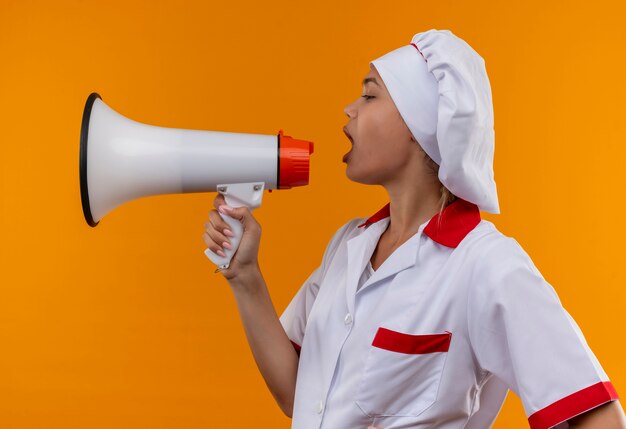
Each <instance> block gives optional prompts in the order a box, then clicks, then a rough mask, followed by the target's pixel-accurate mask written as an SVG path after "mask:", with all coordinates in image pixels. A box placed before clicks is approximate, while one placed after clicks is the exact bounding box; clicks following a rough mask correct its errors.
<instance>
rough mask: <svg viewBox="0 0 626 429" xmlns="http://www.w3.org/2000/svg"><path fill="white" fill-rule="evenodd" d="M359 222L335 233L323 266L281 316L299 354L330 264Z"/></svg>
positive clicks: (347, 224)
mask: <svg viewBox="0 0 626 429" xmlns="http://www.w3.org/2000/svg"><path fill="white" fill-rule="evenodd" d="M359 220H362V219H360V218H358V219H352V220H350V221H349V222H347V223H345V224H344V225H343V226H341V228H339V229H338V230H337V231H336V232H335V234H334V235H333V236H332V238H331V239H330V241H329V243H328V245H327V246H326V250H325V251H324V256H323V257H322V262H321V264H320V265H319V266H318V267H317V268H316V269H315V270H314V271H313V272H312V273H311V275H309V277H308V278H307V279H306V280H305V281H304V283H303V284H302V285H301V286H300V289H299V290H298V292H296V294H295V296H294V297H293V298H292V300H291V302H290V303H289V304H288V305H287V307H286V308H285V310H284V311H283V313H282V315H281V316H280V323H281V324H282V325H283V328H284V329H285V332H286V333H287V336H288V337H289V339H290V340H291V342H292V344H293V346H294V348H295V349H296V351H297V352H298V354H300V347H301V346H302V340H303V339H304V330H305V328H306V321H307V319H308V318H309V313H310V312H311V308H312V307H313V303H314V302H315V297H316V296H317V292H318V291H319V288H320V285H321V283H322V280H323V278H324V276H325V275H326V269H327V267H328V264H329V262H330V260H332V258H333V257H334V255H335V253H336V251H337V248H338V247H339V245H340V243H342V242H343V241H344V238H345V236H346V234H347V233H348V232H349V231H351V230H352V229H353V228H354V227H356V225H358V223H357V222H358V221H359Z"/></svg>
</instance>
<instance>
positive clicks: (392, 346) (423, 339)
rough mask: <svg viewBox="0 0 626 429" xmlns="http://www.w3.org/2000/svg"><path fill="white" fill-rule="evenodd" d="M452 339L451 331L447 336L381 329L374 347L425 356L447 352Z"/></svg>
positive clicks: (377, 333)
mask: <svg viewBox="0 0 626 429" xmlns="http://www.w3.org/2000/svg"><path fill="white" fill-rule="evenodd" d="M451 339H452V332H449V331H446V333H445V334H426V335H412V334H405V333H403V332H397V331H392V330H391V329H387V328H383V327H380V328H378V331H376V336H375V337H374V341H372V345H373V346H374V347H378V348H381V349H385V350H390V351H392V352H398V353H407V354H423V353H435V352H447V351H448V349H449V348H450V340H451Z"/></svg>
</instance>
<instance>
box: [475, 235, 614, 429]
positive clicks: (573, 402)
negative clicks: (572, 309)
mask: <svg viewBox="0 0 626 429" xmlns="http://www.w3.org/2000/svg"><path fill="white" fill-rule="evenodd" d="M491 250H492V251H490V252H489V253H488V254H487V257H485V258H481V261H480V262H479V263H478V265H477V268H476V272H475V277H473V281H472V283H471V286H470V291H469V294H468V309H467V314H468V322H467V323H468V330H469V337H470V342H471V344H472V348H473V350H474V353H475V355H476V358H477V360H478V364H479V366H480V367H481V368H482V369H483V370H484V371H487V372H489V373H492V374H494V375H495V376H496V377H498V378H499V379H500V380H502V381H503V382H504V383H505V384H506V385H507V386H508V387H509V388H510V389H511V390H512V391H514V392H515V394H517V396H519V397H520V398H521V400H522V403H523V405H524V410H525V413H526V417H527V418H528V422H529V425H530V427H531V429H548V428H552V427H554V426H556V425H558V424H560V423H563V422H565V421H567V420H568V419H571V418H573V417H575V416H577V415H579V414H582V413H584V412H586V411H588V410H591V409H592V408H595V407H597V406H599V405H602V404H604V403H606V402H609V401H612V400H615V399H618V396H617V392H616V391H615V388H614V387H613V385H612V384H611V382H610V381H609V379H608V376H607V375H606V373H605V372H604V370H603V369H602V367H601V366H600V363H599V362H598V359H597V358H596V356H595V355H594V354H593V352H592V351H591V349H590V348H589V345H588V344H587V342H586V340H585V338H584V336H583V334H582V332H581V330H580V328H579V327H578V325H577V324H576V322H575V321H574V319H573V318H572V317H571V316H570V314H569V313H568V312H567V311H566V310H565V308H563V306H562V305H561V301H560V300H559V298H558V296H557V293H556V291H555V290H554V288H553V287H552V286H551V285H550V284H549V283H548V282H547V281H546V280H545V279H544V278H543V276H542V275H541V273H540V272H539V270H538V269H537V268H536V267H535V265H534V264H533V262H532V260H531V259H530V257H529V256H528V255H527V253H526V252H525V251H524V250H523V249H522V247H521V246H520V245H519V244H518V243H517V241H516V240H515V239H513V238H511V237H506V239H505V240H503V241H502V242H501V243H500V244H497V245H496V246H495V247H494V248H492V249H491ZM559 427H561V426H559Z"/></svg>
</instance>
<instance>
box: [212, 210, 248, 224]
mask: <svg viewBox="0 0 626 429" xmlns="http://www.w3.org/2000/svg"><path fill="white" fill-rule="evenodd" d="M219 210H220V211H221V212H222V213H224V214H226V215H228V216H230V217H232V218H233V219H237V220H238V221H240V222H241V223H242V224H243V225H244V226H246V225H250V218H251V217H252V214H251V213H250V209H248V207H246V206H243V207H230V206H228V205H222V206H220V208H219Z"/></svg>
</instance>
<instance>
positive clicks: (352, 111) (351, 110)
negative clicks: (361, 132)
mask: <svg viewBox="0 0 626 429" xmlns="http://www.w3.org/2000/svg"><path fill="white" fill-rule="evenodd" d="M355 104H356V101H353V102H352V103H350V104H348V105H347V106H346V107H344V108H343V113H345V114H346V115H347V116H348V118H350V119H352V118H354V117H355V116H356V107H355Z"/></svg>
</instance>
